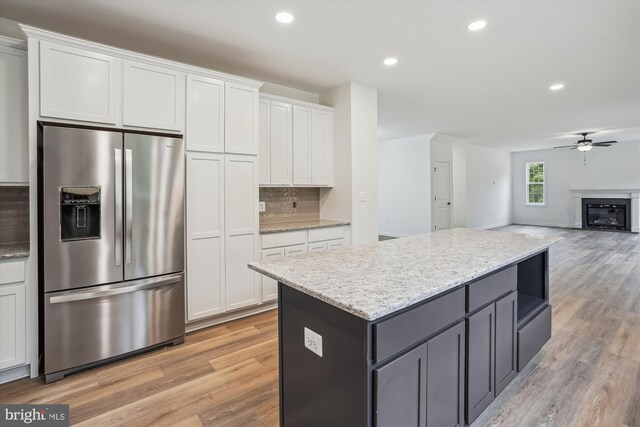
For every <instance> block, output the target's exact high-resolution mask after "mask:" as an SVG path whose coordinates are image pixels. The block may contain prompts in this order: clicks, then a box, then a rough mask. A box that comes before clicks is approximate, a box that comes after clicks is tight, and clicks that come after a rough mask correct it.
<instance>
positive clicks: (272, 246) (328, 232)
mask: <svg viewBox="0 0 640 427" xmlns="http://www.w3.org/2000/svg"><path fill="white" fill-rule="evenodd" d="M345 233H346V230H345V227H344V226H336V227H327V228H319V229H312V230H297V231H286V232H282V233H268V234H263V235H262V236H261V243H260V244H261V247H262V257H261V258H262V261H269V260H272V259H278V258H284V257H290V256H295V255H302V254H307V253H313V252H323V251H326V250H331V249H338V248H342V247H344V246H345V239H344V237H345ZM323 239H327V240H323ZM277 298H278V282H277V281H276V280H274V279H271V278H270V277H267V276H262V301H263V302H267V301H273V300H275V299H277Z"/></svg>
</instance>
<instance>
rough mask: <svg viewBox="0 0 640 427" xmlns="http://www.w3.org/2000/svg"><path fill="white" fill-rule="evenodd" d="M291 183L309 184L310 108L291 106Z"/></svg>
mask: <svg viewBox="0 0 640 427" xmlns="http://www.w3.org/2000/svg"><path fill="white" fill-rule="evenodd" d="M293 184H294V185H310V184H311V108H308V107H300V106H297V105H294V106H293Z"/></svg>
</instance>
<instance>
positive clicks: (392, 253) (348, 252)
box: [249, 228, 561, 320]
mask: <svg viewBox="0 0 640 427" xmlns="http://www.w3.org/2000/svg"><path fill="white" fill-rule="evenodd" d="M558 240H561V238H559V237H545V236H537V235H536V236H534V235H527V234H519V233H507V232H499V231H487V230H472V229H465V228H456V229H451V230H442V231H438V232H435V233H431V234H424V235H419V236H410V237H404V238H400V239H395V240H387V241H384V242H378V243H374V244H369V245H363V246H356V247H352V248H343V249H338V250H333V251H327V252H318V253H311V254H308V255H300V256H293V257H289V258H282V259H278V260H271V261H268V262H253V263H250V264H249V268H251V269H253V270H255V271H257V272H259V273H262V274H264V275H266V276H269V277H271V278H273V279H275V280H278V281H279V282H282V283H283V284H285V285H287V286H290V287H292V288H294V289H297V290H299V291H301V292H304V293H305V294H308V295H310V296H312V297H314V298H318V299H320V300H322V301H325V302H327V303H329V304H331V305H333V306H335V307H338V308H340V309H342V310H344V311H347V312H349V313H351V314H354V315H356V316H358V317H361V318H363V319H366V320H375V319H378V318H380V317H382V316H385V315H387V314H390V313H394V312H396V311H398V310H401V309H403V308H405V307H408V306H410V305H412V304H415V303H417V302H420V301H422V300H425V299H427V298H430V297H433V296H435V295H438V294H440V293H442V292H445V291H447V290H450V289H452V288H455V287H457V286H460V285H462V284H464V283H466V282H468V281H470V280H473V279H475V278H477V277H480V276H483V275H485V274H487V273H490V272H491V271H494V270H497V269H499V268H501V267H504V266H506V265H509V264H512V263H515V262H517V261H519V260H521V259H523V258H526V257H527V256H529V255H532V254H535V253H537V252H540V251H542V250H544V249H546V248H548V247H549V246H551V245H552V244H553V243H555V242H557V241H558Z"/></svg>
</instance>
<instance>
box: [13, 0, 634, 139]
mask: <svg viewBox="0 0 640 427" xmlns="http://www.w3.org/2000/svg"><path fill="white" fill-rule="evenodd" d="M281 10H287V11H290V12H292V13H293V14H294V16H295V21H294V22H293V23H292V24H290V25H288V26H284V25H282V24H279V23H277V22H276V21H275V20H274V15H275V13H276V12H279V11H281ZM0 15H1V16H3V17H5V18H10V19H14V20H17V21H21V22H25V23H28V24H31V25H35V26H40V27H43V28H47V29H50V30H53V31H58V32H63V33H67V34H70V35H75V36H79V37H83V38H87V39H91V40H95V41H98V42H103V43H107V44H111V45H115V46H119V47H124V48H127V49H131V50H136V51H140V52H145V53H149V54H152V55H157V56H162V57H166V58H171V59H175V60H178V61H184V62H188V63H192V64H196V65H201V66H205V67H210V68H214V69H218V70H220V71H226V72H230V73H235V74H240V75H244V76H247V77H252V78H257V79H261V80H266V81H271V82H274V83H279V84H284V85H288V86H293V87H297V88H300V89H304V90H310V91H314V92H318V91H322V90H323V89H326V88H330V87H334V86H337V85H340V84H343V83H346V82H348V81H354V82H358V83H361V84H365V85H369V86H372V87H375V88H377V89H378V93H379V100H378V109H379V126H380V129H379V135H380V138H381V139H390V138H396V137H402V136H411V135H417V134H426V133H434V132H441V133H445V134H449V135H452V136H454V137H456V138H457V139H459V140H464V141H469V142H474V143H478V144H483V145H488V146H493V147H496V148H503V149H507V150H512V151H513V150H524V149H533V148H544V147H550V146H553V145H559V144H566V143H571V142H572V141H573V139H574V138H573V137H571V136H567V134H569V133H573V132H576V131H580V130H599V131H601V133H600V134H599V135H596V136H595V138H594V140H598V139H603V138H604V139H618V140H619V141H637V140H640V2H639V1H636V0H631V1H617V0H608V1H573V0H569V1H559V0H557V1H502V0H500V1H206V0H199V1H196V0H186V1H185V0H182V1H174V0H164V1H143V0H129V1H116V0H92V1H83V2H80V1H76V0H0ZM476 19H485V20H486V21H487V22H488V25H487V27H486V28H485V29H484V30H482V31H479V32H476V33H472V32H470V31H468V30H467V28H466V27H467V24H468V23H469V22H471V21H473V20H476ZM387 56H396V57H397V58H398V59H399V63H398V65H397V66H395V67H393V68H388V67H385V66H383V65H382V60H383V59H384V58H385V57H387ZM560 81H561V82H564V83H565V89H564V90H562V91H559V92H551V91H549V89H548V88H549V85H550V84H552V83H555V82H560Z"/></svg>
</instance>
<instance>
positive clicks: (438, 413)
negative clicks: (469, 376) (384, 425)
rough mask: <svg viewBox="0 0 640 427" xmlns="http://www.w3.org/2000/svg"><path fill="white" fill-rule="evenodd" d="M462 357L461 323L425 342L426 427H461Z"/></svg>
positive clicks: (463, 342) (463, 348) (463, 343)
mask: <svg viewBox="0 0 640 427" xmlns="http://www.w3.org/2000/svg"><path fill="white" fill-rule="evenodd" d="M464 355H465V324H464V322H460V323H458V324H457V325H456V326H453V327H451V328H450V329H448V330H447V331H445V332H443V333H441V334H440V335H438V336H436V337H435V338H432V339H430V340H429V341H428V342H427V402H426V403H427V427H459V426H464V379H465V375H464V374H465V372H464V371H465V359H464ZM397 425H400V424H397Z"/></svg>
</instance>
